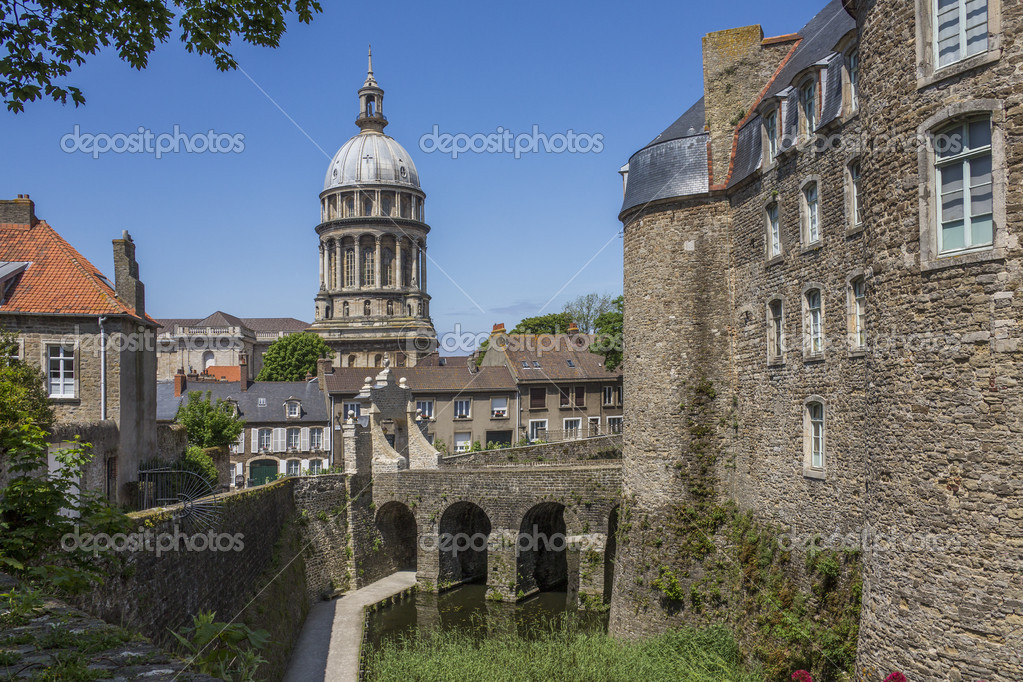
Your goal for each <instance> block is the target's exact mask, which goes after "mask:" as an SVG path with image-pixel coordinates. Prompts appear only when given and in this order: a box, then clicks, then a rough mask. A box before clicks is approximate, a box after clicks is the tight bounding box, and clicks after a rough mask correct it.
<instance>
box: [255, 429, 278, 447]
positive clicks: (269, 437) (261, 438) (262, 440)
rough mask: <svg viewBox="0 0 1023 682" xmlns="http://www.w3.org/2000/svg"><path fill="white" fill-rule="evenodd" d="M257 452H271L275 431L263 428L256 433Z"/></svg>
mask: <svg viewBox="0 0 1023 682" xmlns="http://www.w3.org/2000/svg"><path fill="white" fill-rule="evenodd" d="M256 438H257V441H256V452H270V451H271V450H273V446H274V430H273V429H268V428H262V429H259V430H258V431H256Z"/></svg>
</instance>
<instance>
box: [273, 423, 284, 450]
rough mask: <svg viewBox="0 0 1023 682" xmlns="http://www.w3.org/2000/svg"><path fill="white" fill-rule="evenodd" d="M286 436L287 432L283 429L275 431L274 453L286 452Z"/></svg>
mask: <svg viewBox="0 0 1023 682" xmlns="http://www.w3.org/2000/svg"><path fill="white" fill-rule="evenodd" d="M285 434H286V431H285V429H283V428H276V429H274V447H273V450H274V452H284V450H285V445H284V439H285Z"/></svg>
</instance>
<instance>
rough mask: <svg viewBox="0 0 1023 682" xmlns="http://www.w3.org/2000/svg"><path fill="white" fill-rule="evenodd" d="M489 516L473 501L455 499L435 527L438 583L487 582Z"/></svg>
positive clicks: (439, 584) (448, 584)
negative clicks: (438, 555) (457, 500)
mask: <svg viewBox="0 0 1023 682" xmlns="http://www.w3.org/2000/svg"><path fill="white" fill-rule="evenodd" d="M491 528H492V526H491V522H490V517H489V516H488V515H487V513H486V512H485V511H483V509H482V508H481V507H480V506H479V505H477V504H474V503H473V502H466V501H461V502H455V503H454V504H452V505H450V506H449V507H448V508H447V509H445V510H444V513H443V514H442V515H441V518H440V524H439V526H438V528H437V535H438V543H437V550H438V552H439V553H440V557H439V559H440V562H439V563H440V565H439V568H440V570H439V573H438V576H437V577H438V587H440V586H454V585H459V584H462V583H473V582H486V580H487V546H488V542H489V539H490V531H491Z"/></svg>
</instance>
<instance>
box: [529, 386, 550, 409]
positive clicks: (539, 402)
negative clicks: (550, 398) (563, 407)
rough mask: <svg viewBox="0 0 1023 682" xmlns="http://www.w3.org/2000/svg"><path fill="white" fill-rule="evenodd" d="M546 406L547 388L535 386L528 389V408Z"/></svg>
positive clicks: (542, 407)
mask: <svg viewBox="0 0 1023 682" xmlns="http://www.w3.org/2000/svg"><path fill="white" fill-rule="evenodd" d="M545 407H547V389H546V388H544V387H543V386H536V387H533V388H530V389H529V409H531V410H542V409H544V408H545Z"/></svg>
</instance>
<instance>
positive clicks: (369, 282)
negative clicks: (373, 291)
mask: <svg viewBox="0 0 1023 682" xmlns="http://www.w3.org/2000/svg"><path fill="white" fill-rule="evenodd" d="M362 285H363V286H376V251H375V249H371V248H369V247H366V248H364V249H363V250H362Z"/></svg>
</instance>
